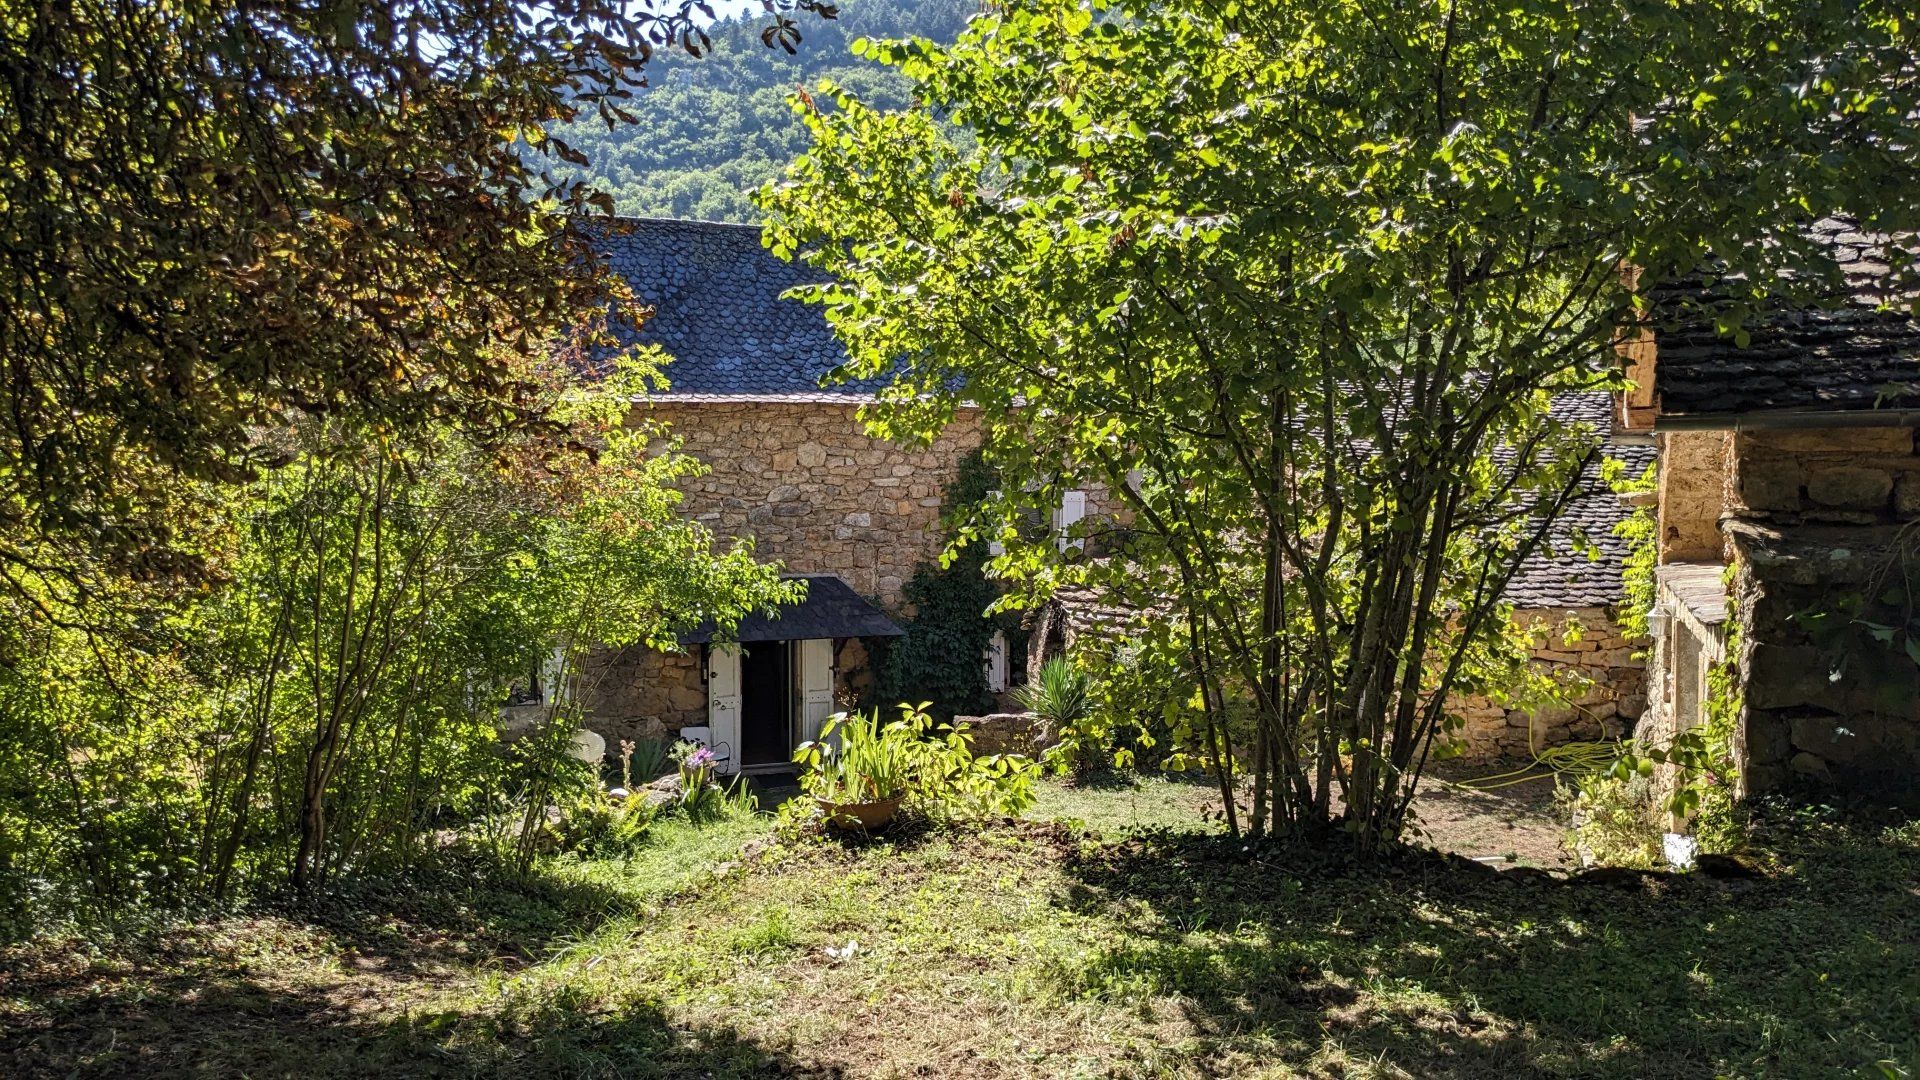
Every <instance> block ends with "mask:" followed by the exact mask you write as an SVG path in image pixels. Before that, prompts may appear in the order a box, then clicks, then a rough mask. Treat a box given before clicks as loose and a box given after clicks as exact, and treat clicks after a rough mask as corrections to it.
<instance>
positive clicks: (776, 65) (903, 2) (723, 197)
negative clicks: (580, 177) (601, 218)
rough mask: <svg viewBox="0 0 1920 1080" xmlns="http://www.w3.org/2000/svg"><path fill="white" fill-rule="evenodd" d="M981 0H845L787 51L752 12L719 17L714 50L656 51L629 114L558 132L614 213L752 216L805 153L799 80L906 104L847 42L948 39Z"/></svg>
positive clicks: (806, 26) (891, 79)
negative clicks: (614, 123) (763, 36)
mask: <svg viewBox="0 0 1920 1080" xmlns="http://www.w3.org/2000/svg"><path fill="white" fill-rule="evenodd" d="M979 6H980V5H979V0H847V2H846V3H845V4H843V5H842V6H841V8H840V17H839V18H838V19H834V20H830V21H828V20H817V19H807V20H804V21H803V22H802V30H803V31H804V33H805V35H806V37H805V39H804V40H803V41H801V43H800V45H799V49H798V52H797V54H796V55H792V56H789V55H787V53H785V52H784V51H782V50H781V49H778V48H768V47H767V46H766V45H764V44H762V43H761V41H760V29H761V26H762V25H763V24H762V23H761V22H760V21H758V20H756V19H755V17H754V16H753V14H752V13H749V14H748V15H747V16H746V17H745V18H743V19H729V20H726V21H723V22H721V23H718V24H716V25H715V26H714V27H713V28H712V29H711V31H710V33H711V35H712V37H713V51H712V53H711V54H709V55H707V56H705V57H701V58H698V59H696V58H694V57H691V56H687V55H685V54H683V53H674V54H671V55H666V54H663V55H661V56H660V57H658V58H657V59H656V61H655V64H654V67H653V69H652V70H651V71H650V72H649V76H648V78H649V81H650V82H651V83H652V85H651V86H650V87H649V88H648V89H646V90H643V91H641V92H640V93H639V94H638V95H637V97H636V100H635V101H634V103H633V106H632V108H631V110H630V111H632V112H634V113H636V114H637V115H638V116H639V117H640V122H639V123H637V124H632V125H626V126H622V127H619V128H616V129H614V130H613V131H608V130H607V128H606V126H605V125H604V124H602V123H600V122H599V121H598V120H595V119H582V120H580V121H576V122H574V123H572V124H563V125H560V126H559V127H558V128H556V130H555V133H556V134H557V135H559V136H560V137H561V138H563V139H565V140H567V141H568V142H570V143H572V144H574V145H575V146H576V147H578V148H579V149H580V150H582V151H584V152H585V153H586V154H587V156H588V157H589V158H591V159H592V162H593V164H592V166H591V168H590V170H589V171H590V172H591V173H592V174H593V176H595V177H596V178H597V179H598V181H599V186H600V187H601V188H603V189H604V190H606V191H608V192H611V193H612V194H613V196H614V200H615V203H616V205H617V207H618V209H619V211H620V213H622V214H637V215H646V216H655V217H677V218H701V219H706V220H713V221H751V220H754V218H755V212H754V208H753V203H752V200H751V194H752V192H753V191H754V190H755V189H756V188H758V187H759V186H760V185H761V184H763V183H765V182H766V181H768V180H770V179H772V178H774V177H775V176H777V175H778V174H779V172H780V169H781V167H782V166H784V165H785V164H786V162H787V161H789V160H791V159H792V158H793V157H795V156H796V155H798V154H799V153H800V152H801V151H802V150H804V149H805V148H806V132H805V129H804V128H803V127H802V126H801V124H800V121H799V119H798V118H797V117H795V116H794V114H793V111H792V109H791V108H790V107H789V105H788V104H787V96H788V95H789V94H791V93H793V91H794V89H795V88H796V87H802V86H804V87H808V88H811V87H813V85H814V84H816V83H817V82H819V80H821V79H822V78H828V79H832V80H834V81H836V82H838V83H840V84H842V85H844V86H846V87H847V88H849V89H851V90H853V91H854V92H855V93H857V94H859V95H860V96H861V97H862V98H864V99H866V100H869V101H873V102H875V103H878V104H886V105H898V104H904V103H905V100H904V99H905V94H906V89H905V88H906V83H905V80H904V79H902V78H900V77H899V75H898V74H897V73H895V72H893V71H891V70H888V69H885V68H882V67H880V66H879V65H877V64H874V63H872V62H869V61H865V60H861V59H859V58H857V57H855V56H853V55H852V53H850V52H849V51H848V46H849V45H850V44H851V43H852V42H853V41H854V39H856V38H862V37H868V38H889V37H906V36H909V35H919V36H923V37H930V38H934V39H936V40H941V41H951V40H953V39H954V37H955V36H956V35H958V34H959V32H960V30H961V28H962V27H963V26H965V25H966V21H967V17H968V16H969V15H972V14H973V13H974V12H975V11H977V10H978V9H979Z"/></svg>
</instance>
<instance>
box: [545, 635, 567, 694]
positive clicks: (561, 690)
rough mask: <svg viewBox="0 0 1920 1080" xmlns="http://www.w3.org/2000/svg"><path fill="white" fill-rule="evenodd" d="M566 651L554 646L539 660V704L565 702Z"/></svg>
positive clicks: (562, 647)
mask: <svg viewBox="0 0 1920 1080" xmlns="http://www.w3.org/2000/svg"><path fill="white" fill-rule="evenodd" d="M566 674H567V650H566V647H565V646H561V645H555V646H554V647H553V650H552V651H551V652H549V653H548V654H547V655H546V656H544V657H542V658H541V660H540V703H541V704H543V705H558V704H560V703H561V702H563V701H566V700H567V687H566Z"/></svg>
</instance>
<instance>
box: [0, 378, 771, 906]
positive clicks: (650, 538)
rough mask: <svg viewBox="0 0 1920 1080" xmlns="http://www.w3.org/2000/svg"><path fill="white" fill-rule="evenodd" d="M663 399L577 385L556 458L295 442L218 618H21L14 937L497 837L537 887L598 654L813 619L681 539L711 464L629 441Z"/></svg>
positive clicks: (10, 739) (246, 512)
mask: <svg viewBox="0 0 1920 1080" xmlns="http://www.w3.org/2000/svg"><path fill="white" fill-rule="evenodd" d="M634 363H636V364H637V363H638V361H637V360H636V361H634ZM645 377H646V372H645V371H644V370H641V369H638V368H635V369H633V371H632V374H631V376H629V375H624V374H616V375H614V376H613V377H611V378H609V379H608V380H607V381H606V382H604V383H601V384H597V385H595V386H592V387H589V388H578V389H574V390H570V391H568V392H566V393H565V394H564V395H562V396H561V399H560V400H558V401H553V402H552V403H551V405H552V407H551V408H550V409H547V410H544V411H547V412H548V413H549V415H550V416H551V418H552V421H553V422H554V423H555V424H558V425H561V429H560V431H559V432H558V433H540V432H528V433H523V434H521V435H519V436H516V437H514V438H512V439H510V440H508V441H507V442H505V443H504V444H496V445H492V446H487V447H480V446H476V445H474V444H473V443H472V442H471V441H468V440H466V439H464V438H462V437H460V436H459V434H458V433H456V432H451V431H447V430H441V431H438V432H429V433H419V434H415V435H413V436H411V437H406V438H401V437H398V436H395V435H392V434H390V433H383V432H378V431H368V430H366V429H365V428H355V427H352V426H349V425H347V424H345V423H344V422H342V421H338V420H309V421H307V422H304V423H302V424H300V425H298V426H296V427H294V428H292V429H289V430H288V431H286V432H283V433H280V434H279V435H277V436H276V438H275V442H276V444H277V450H278V452H279V453H280V454H281V455H282V456H283V457H284V458H286V459H287V464H286V465H284V466H283V467H281V468H278V469H275V470H272V471H270V472H268V473H266V474H264V475H263V476H262V477H261V478H260V479H258V480H256V481H254V482H253V483H251V484H248V485H243V486H240V487H238V488H235V489H230V490H229V491H228V493H227V494H228V498H227V499H226V500H225V504H224V505H225V509H224V513H223V517H222V520H221V525H222V535H223V537H224V550H222V551H221V553H220V565H221V567H222V571H223V576H222V580H221V581H220V582H219V583H218V584H217V585H214V586H212V587H210V588H209V589H208V590H207V592H206V593H205V594H204V595H201V596H198V597H196V598H195V599H194V600H192V601H191V602H181V601H179V600H178V599H177V598H171V597H168V596H164V595H163V596H161V597H159V598H154V597H148V596H140V595H127V596H122V595H120V593H122V592H131V591H133V590H136V588H137V585H136V584H135V583H131V582H127V581H124V580H122V579H111V580H112V582H113V585H114V587H115V588H116V590H118V592H116V593H115V594H114V595H111V596H109V597H106V598H104V600H109V601H113V602H112V603H103V604H102V605H101V606H104V607H105V608H106V609H107V610H108V611H109V612H111V613H113V614H114V616H115V618H116V620H117V621H116V622H115V623H114V624H113V625H112V626H111V629H112V630H113V632H112V633H97V632H93V631H92V630H91V628H75V627H69V626H64V625H61V624H59V623H56V622H52V621H49V620H44V619H35V618H27V617H24V615H23V611H22V607H23V604H24V602H23V601H22V600H20V599H19V598H18V597H14V596H9V597H7V598H6V599H5V600H4V601H0V603H4V604H5V610H6V612H7V614H8V615H9V616H10V617H9V618H8V619H7V620H6V625H5V630H4V632H5V633H6V634H7V635H8V641H7V644H8V645H10V646H11V647H12V652H13V655H16V656H19V657H21V659H20V661H18V662H17V663H16V664H15V665H13V666H12V667H10V668H7V669H0V747H5V750H4V751H0V915H5V914H8V912H6V910H5V909H6V908H7V907H13V908H15V909H16V910H15V911H14V912H13V914H14V915H15V917H16V918H19V919H24V920H33V919H38V918H42V917H44V916H45V915H46V913H47V909H49V908H52V909H58V908H59V907H60V906H61V905H62V903H64V902H65V900H66V899H68V898H70V897H71V898H76V899H78V900H80V901H83V902H85V901H90V902H92V903H94V904H100V905H104V906H109V907H111V906H118V905H124V904H126V903H128V902H130V901H136V900H140V899H143V898H151V897H159V898H166V899H179V898H181V897H191V896H195V895H211V896H214V897H223V896H227V895H230V894H232V893H234V892H237V891H245V890H248V889H252V888H257V887H259V886H262V885H270V884H272V883H274V882H275V881H276V880H290V883H291V884H292V885H294V886H295V887H296V888H299V889H301V890H303V891H308V892H312V891H317V890H321V889H324V888H326V887H327V885H328V883H329V882H330V881H331V880H333V879H335V878H336V877H338V876H341V875H345V874H353V873H359V872H364V871H367V870H391V869H395V868H400V867H404V866H407V865H410V864H412V863H415V862H417V861H420V860H421V859H424V858H426V857H428V856H430V855H431V854H432V853H433V851H434V849H435V847H436V844H435V842H434V840H433V830H438V829H449V830H455V831H460V832H465V833H468V834H469V835H470V834H472V833H473V832H474V831H475V830H479V831H481V832H485V829H483V828H482V826H484V825H487V824H489V823H491V825H493V826H494V827H495V832H496V834H497V838H498V840H499V842H500V844H501V847H502V848H504V849H505V852H506V853H507V854H509V855H510V856H513V857H514V858H515V859H516V860H517V862H518V864H519V865H520V866H522V867H524V866H525V865H526V862H527V860H528V858H530V856H531V854H532V851H533V849H532V847H531V846H530V845H531V844H532V842H533V840H534V839H535V838H536V837H537V836H538V835H540V833H541V832H542V831H543V830H544V828H545V824H546V808H547V807H548V805H550V803H552V802H554V801H557V800H558V801H564V799H563V796H565V795H566V793H567V788H566V785H568V784H577V783H578V782H580V781H582V780H584V779H585V778H586V774H585V772H584V770H581V769H580V767H579V766H578V764H577V763H575V762H572V761H571V760H570V759H569V757H568V756H567V754H566V750H567V743H568V741H569V739H570V737H571V735H572V733H573V732H574V730H575V729H576V728H577V727H578V726H579V721H580V707H581V703H582V701H583V700H586V699H587V698H589V697H590V696H591V693H592V690H593V688H592V687H591V686H587V685H583V684H582V683H583V680H585V679H587V678H590V675H589V674H588V672H589V671H590V670H591V669H590V666H589V665H587V664H586V663H585V662H584V659H585V654H586V653H587V652H588V650H590V649H592V648H594V647H596V646H602V645H605V646H612V647H622V646H625V645H629V644H634V643H638V642H647V643H649V644H652V645H655V646H660V647H672V646H673V643H674V641H675V633H676V631H678V630H682V629H685V628H686V627H688V626H691V625H696V624H698V623H700V622H701V621H703V620H705V619H709V618H710V619H712V620H714V621H715V622H716V623H717V624H719V625H720V626H722V627H730V626H732V625H735V624H736V623H737V622H738V620H739V618H740V617H741V616H742V615H743V614H744V613H745V612H747V611H749V610H754V609H758V608H762V607H766V606H770V605H772V604H776V603H780V602H785V601H788V600H791V599H793V598H794V595H793V594H794V591H795V590H794V587H793V586H792V585H790V584H783V583H782V582H780V581H779V577H778V568H777V567H775V566H771V565H763V564H760V563H758V562H756V561H755V560H754V558H753V553H752V548H751V545H750V544H747V543H735V544H731V545H728V546H726V547H725V548H722V549H719V550H716V549H715V543H714V538H713V536H712V535H711V534H710V533H709V532H708V531H707V530H706V529H705V528H704V527H702V526H700V525H699V524H698V523H696V522H693V521H690V520H688V519H686V518H684V517H682V516H680V515H679V514H678V512H677V506H678V501H679V496H678V494H677V492H676V491H675V490H674V488H673V484H674V483H675V482H677V481H678V480H680V479H682V478H684V477H686V476H688V475H689V474H691V473H694V472H697V470H698V468H699V465H698V463H697V462H695V461H694V460H692V459H691V458H688V457H686V456H684V455H681V454H678V453H675V452H672V451H671V450H669V451H667V452H663V453H649V452H648V449H647V447H648V444H649V442H650V441H652V440H656V439H661V438H663V437H664V436H665V435H666V433H665V432H663V431H661V430H659V429H658V428H657V427H655V426H653V425H642V426H639V427H630V426H628V425H627V423H626V419H627V412H628V408H629V403H630V401H631V397H632V395H633V394H634V393H635V392H638V391H639V389H640V386H639V385H637V384H636V382H635V380H636V379H642V380H644V378H645ZM569 442H571V443H576V444H580V445H585V446H590V447H593V448H594V449H595V450H596V453H594V454H592V455H587V454H584V453H567V452H563V450H562V449H561V448H560V447H559V446H556V445H551V444H555V443H558V444H565V443H569ZM156 613H157V614H156ZM556 647H557V648H558V650H559V665H558V667H557V669H553V668H550V669H549V670H547V671H544V672H543V673H542V678H543V680H545V681H548V682H550V683H557V684H558V685H560V686H562V687H565V688H568V689H567V690H566V691H565V692H560V693H549V694H548V695H547V697H546V698H545V701H544V705H543V707H542V708H541V709H539V710H537V712H538V715H537V716H535V717H533V718H532V719H533V721H534V723H533V724H532V730H531V731H530V732H528V733H526V734H525V735H523V736H522V737H520V738H519V739H518V740H517V741H515V742H514V743H513V744H512V746H511V747H510V748H503V747H502V746H501V743H500V736H499V731H498V729H499V716H498V710H499V707H500V705H501V703H502V702H503V701H504V700H506V698H507V693H508V688H509V686H510V685H512V684H514V683H516V682H520V683H524V682H525V681H526V676H527V673H528V672H529V671H530V670H532V669H533V668H534V667H535V665H536V663H540V664H542V666H545V665H548V664H551V663H552V658H553V655H554V652H555V649H556ZM23 911H24V913H23ZM5 921H6V920H4V919H0V922H5Z"/></svg>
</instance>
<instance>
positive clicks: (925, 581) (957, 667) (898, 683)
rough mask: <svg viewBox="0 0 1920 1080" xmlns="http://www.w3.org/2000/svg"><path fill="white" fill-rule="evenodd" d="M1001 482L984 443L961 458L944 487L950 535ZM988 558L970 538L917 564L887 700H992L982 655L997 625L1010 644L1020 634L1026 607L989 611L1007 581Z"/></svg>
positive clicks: (986, 704)
mask: <svg viewBox="0 0 1920 1080" xmlns="http://www.w3.org/2000/svg"><path fill="white" fill-rule="evenodd" d="M995 482H996V478H995V475H994V471H993V469H992V468H991V467H990V466H988V465H987V464H986V463H985V462H984V461H983V460H981V456H980V453H979V452H978V451H975V452H973V453H971V454H968V455H967V456H966V457H965V458H963V459H962V460H961V462H960V467H959V470H958V472H957V473H956V475H955V477H954V479H953V482H952V483H951V484H949V485H947V489H946V491H945V493H944V495H943V503H942V509H941V522H942V527H943V528H945V529H946V531H947V533H948V538H949V539H951V538H952V537H954V536H956V535H957V534H958V532H959V529H960V527H961V523H962V522H963V521H964V520H965V519H966V517H967V516H968V515H969V514H970V513H971V512H972V510H973V508H974V507H976V506H978V505H979V504H980V503H982V502H984V501H985V500H986V499H987V498H988V497H989V495H990V493H991V492H992V490H993V486H994V484H995ZM986 562H987V554H986V552H985V549H984V547H983V545H979V544H970V545H967V546H964V547H959V548H952V547H950V548H949V549H948V550H947V551H946V552H945V553H943V554H942V556H941V557H940V558H939V559H938V560H926V561H922V562H921V563H920V564H919V565H917V566H916V567H914V571H913V576H912V577H911V578H910V579H908V581H907V586H906V589H905V595H906V600H907V603H908V604H910V605H912V607H913V617H912V619H911V621H909V622H908V623H907V624H906V630H907V633H906V636H905V637H903V638H900V639H898V640H896V641H895V642H893V643H892V645H891V646H890V647H888V648H887V649H886V653H885V656H884V657H883V658H882V659H881V661H880V665H879V670H880V678H879V686H878V696H879V699H880V701H881V702H882V703H884V704H887V705H892V704H897V703H901V702H907V703H919V702H923V701H926V702H932V708H931V710H930V711H931V712H932V713H933V714H934V715H935V716H938V717H952V716H956V715H963V714H969V713H982V712H986V711H988V710H990V709H991V708H992V707H993V693H992V691H991V690H989V688H988V687H987V677H986V670H985V665H984V663H983V656H984V654H985V653H986V650H987V647H988V645H989V644H990V643H991V642H992V640H993V635H994V632H995V631H996V630H997V631H1001V632H1002V633H1004V634H1005V635H1006V637H1007V641H1008V643H1009V644H1010V645H1011V644H1012V643H1013V642H1014V641H1015V640H1016V639H1017V638H1018V630H1019V615H1018V613H1001V614H994V615H989V614H987V609H988V608H990V607H992V606H993V604H994V602H995V601H996V600H998V599H999V598H1000V587H999V586H998V585H996V584H995V583H994V582H993V581H992V580H991V579H990V578H988V577H987V575H986Z"/></svg>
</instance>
